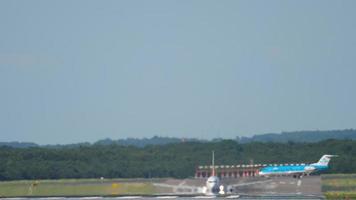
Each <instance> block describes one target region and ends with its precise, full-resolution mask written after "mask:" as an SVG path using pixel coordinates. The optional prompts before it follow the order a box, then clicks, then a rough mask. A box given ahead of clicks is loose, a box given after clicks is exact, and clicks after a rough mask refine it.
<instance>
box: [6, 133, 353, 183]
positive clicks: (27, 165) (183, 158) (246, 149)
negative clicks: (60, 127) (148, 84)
mask: <svg viewBox="0 0 356 200" xmlns="http://www.w3.org/2000/svg"><path fill="white" fill-rule="evenodd" d="M212 150H214V151H215V155H216V164H218V165H232V164H247V163H249V162H250V161H251V160H253V162H254V163H302V162H303V163H312V162H317V161H318V160H319V158H320V157H321V156H322V155H323V154H337V155H339V157H337V158H335V159H332V161H331V163H330V170H328V172H327V173H356V157H355V155H356V141H353V140H325V141H321V142H317V143H295V142H287V143H272V142H270V143H266V142H265V143H262V142H251V143H244V144H242V143H239V142H238V141H235V140H222V141H215V142H204V143H202V142H182V143H174V144H167V145H148V146H145V147H142V148H140V147H134V146H123V145H118V144H113V145H100V144H93V145H85V146H74V147H62V148H44V147H29V148H13V147H6V146H3V147H0V180H19V179H60V178H99V177H105V178H154V177H174V178H186V177H192V176H194V172H195V168H196V167H197V166H198V165H206V164H210V160H211V151H212Z"/></svg>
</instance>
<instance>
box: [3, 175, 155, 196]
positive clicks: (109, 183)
mask: <svg viewBox="0 0 356 200" xmlns="http://www.w3.org/2000/svg"><path fill="white" fill-rule="evenodd" d="M153 193H154V187H153V185H152V184H151V183H149V182H135V181H130V182H125V181H123V180H115V179H111V180H105V181H103V180H98V179H69V180H39V181H6V182H0V197H11V196H92V195H126V194H153Z"/></svg>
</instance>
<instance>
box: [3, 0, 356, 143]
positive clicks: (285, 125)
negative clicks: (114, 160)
mask: <svg viewBox="0 0 356 200" xmlns="http://www.w3.org/2000/svg"><path fill="white" fill-rule="evenodd" d="M355 8H356V1H353V0H351V1H347V0H343V1H326V0H323V1H317V0H315V1H308V0H306V1H301V0H298V1H287V0H281V1H272V0H271V1H262V0H261V1H251V0H248V1H235V0H233V1H208V0H200V1H199V0H195V1H180V0H179V1H178V0H177V1H167V0H162V1H155V0H153V1H138V0H127V1H124V0H123V1H80V0H78V1H45V0H44V1H36V0H33V1H17V0H15V1H13V0H11V1H10V0H9V1H7V0H1V1H0V92H1V93H0V123H1V125H0V141H13V140H17V141H32V142H37V143H40V144H56V143H61V144H63V143H75V142H84V141H89V142H93V141H96V140H98V139H102V138H106V137H110V138H113V139H117V138H126V137H151V136H154V135H159V136H175V137H196V138H203V139H209V138H214V137H224V138H234V137H236V136H248V135H253V134H259V133H268V132H281V131H294V130H316V129H319V130H327V129H345V128H355V124H356V106H355V102H356V92H355V86H356V79H355V74H356V66H355V59H356V37H355V35H356V20H355V19H356V12H354V10H355Z"/></svg>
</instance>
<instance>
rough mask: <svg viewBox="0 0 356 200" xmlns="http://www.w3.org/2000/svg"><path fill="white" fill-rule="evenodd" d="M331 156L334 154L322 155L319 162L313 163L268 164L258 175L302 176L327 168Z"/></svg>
mask: <svg viewBox="0 0 356 200" xmlns="http://www.w3.org/2000/svg"><path fill="white" fill-rule="evenodd" d="M331 157H336V155H323V156H322V157H321V158H320V160H319V162H317V163H313V164H308V165H306V164H302V165H282V166H268V167H264V168H262V169H261V170H260V172H259V175H260V176H273V175H293V177H295V178H296V177H299V178H300V177H302V176H303V174H308V175H309V174H310V173H312V172H316V171H323V170H326V169H328V168H329V166H328V164H329V161H330V159H331Z"/></svg>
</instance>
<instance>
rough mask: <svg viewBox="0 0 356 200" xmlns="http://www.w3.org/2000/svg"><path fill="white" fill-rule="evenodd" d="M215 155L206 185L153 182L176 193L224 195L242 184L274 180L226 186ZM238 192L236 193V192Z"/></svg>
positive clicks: (244, 184)
mask: <svg viewBox="0 0 356 200" xmlns="http://www.w3.org/2000/svg"><path fill="white" fill-rule="evenodd" d="M215 169H216V167H215V156H214V151H213V152H212V167H211V176H210V177H208V179H207V180H206V182H205V186H203V187H195V186H187V185H184V184H185V181H183V182H182V183H181V184H179V185H170V184H162V183H153V185H154V186H158V187H168V188H172V189H173V191H174V192H175V193H173V194H174V195H194V194H197V195H206V196H224V195H227V194H232V193H235V192H234V188H236V187H241V186H247V185H253V184H261V183H267V182H270V181H272V180H263V181H256V182H247V183H239V184H232V185H228V186H227V187H225V186H224V185H223V184H221V182H220V179H219V177H218V176H217V175H216V171H215ZM179 190H180V191H190V192H183V193H182V192H178V191H179ZM235 194H236V193H235ZM237 196H238V195H235V196H234V197H237Z"/></svg>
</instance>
